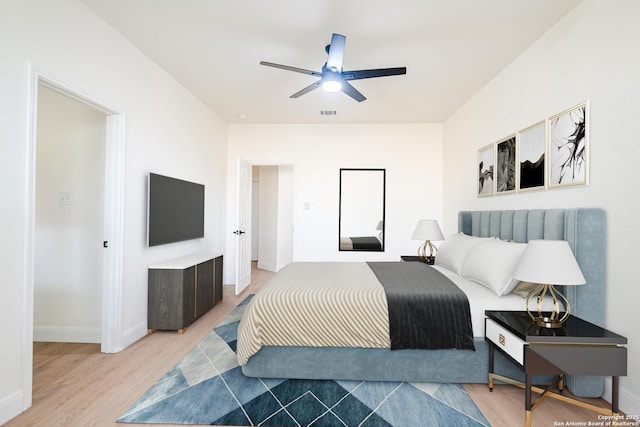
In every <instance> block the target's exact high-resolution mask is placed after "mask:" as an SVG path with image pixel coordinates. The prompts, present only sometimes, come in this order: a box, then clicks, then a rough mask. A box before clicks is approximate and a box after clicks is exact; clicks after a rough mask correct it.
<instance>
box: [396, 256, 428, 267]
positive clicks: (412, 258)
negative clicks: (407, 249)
mask: <svg viewBox="0 0 640 427" xmlns="http://www.w3.org/2000/svg"><path fill="white" fill-rule="evenodd" d="M400 259H401V260H402V261H405V262H407V261H408V262H424V263H425V264H429V265H433V263H434V262H435V260H436V257H434V256H432V257H429V256H428V257H427V258H426V259H424V260H423V259H422V258H421V257H419V256H418V255H401V256H400Z"/></svg>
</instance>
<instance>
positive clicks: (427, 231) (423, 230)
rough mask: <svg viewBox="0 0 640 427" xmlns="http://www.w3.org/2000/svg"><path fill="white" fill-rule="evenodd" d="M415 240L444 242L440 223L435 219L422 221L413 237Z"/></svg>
mask: <svg viewBox="0 0 640 427" xmlns="http://www.w3.org/2000/svg"><path fill="white" fill-rule="evenodd" d="M411 238H412V239H413V240H444V236H443V235H442V231H440V226H439V225H438V221H436V220H435V219H421V220H420V221H418V225H416V229H415V231H414V232H413V236H411Z"/></svg>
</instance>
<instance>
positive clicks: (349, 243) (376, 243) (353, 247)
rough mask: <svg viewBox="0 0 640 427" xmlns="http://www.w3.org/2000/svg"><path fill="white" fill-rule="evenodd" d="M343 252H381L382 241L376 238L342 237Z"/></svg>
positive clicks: (341, 247)
mask: <svg viewBox="0 0 640 427" xmlns="http://www.w3.org/2000/svg"><path fill="white" fill-rule="evenodd" d="M340 250H341V251H381V250H382V240H381V239H380V237H376V236H359V237H341V238H340Z"/></svg>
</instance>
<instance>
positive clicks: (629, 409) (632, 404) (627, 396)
mask: <svg viewBox="0 0 640 427" xmlns="http://www.w3.org/2000/svg"><path fill="white" fill-rule="evenodd" d="M602 398H603V399H604V400H606V401H607V402H611V377H606V378H605V379H604V393H603V395H602ZM618 406H619V407H620V410H621V411H622V412H624V413H625V414H633V415H635V414H640V397H638V396H635V395H633V394H631V393H629V392H628V391H626V390H625V389H623V388H622V387H620V391H619V394H618Z"/></svg>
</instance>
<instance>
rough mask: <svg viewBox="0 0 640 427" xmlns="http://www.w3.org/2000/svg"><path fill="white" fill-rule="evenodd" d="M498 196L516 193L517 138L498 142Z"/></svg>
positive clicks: (496, 174) (496, 172) (496, 176)
mask: <svg viewBox="0 0 640 427" xmlns="http://www.w3.org/2000/svg"><path fill="white" fill-rule="evenodd" d="M495 180H496V194H506V193H512V192H515V191H516V136H515V135H511V136H509V137H507V138H505V139H503V140H501V141H498V142H496V168H495Z"/></svg>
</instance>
